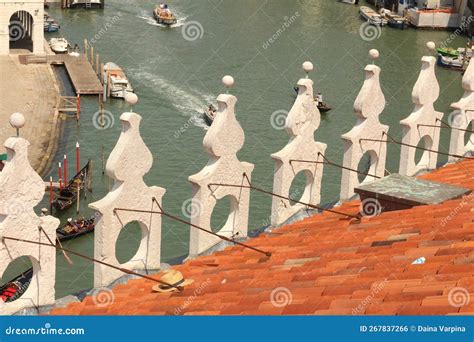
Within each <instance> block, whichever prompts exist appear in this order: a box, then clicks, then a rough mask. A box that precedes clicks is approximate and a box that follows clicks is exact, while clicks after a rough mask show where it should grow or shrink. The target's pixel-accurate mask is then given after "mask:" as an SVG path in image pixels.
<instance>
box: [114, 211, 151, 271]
mask: <svg viewBox="0 0 474 342" xmlns="http://www.w3.org/2000/svg"><path fill="white" fill-rule="evenodd" d="M147 236H148V227H147V225H146V224H145V223H143V222H141V221H138V220H134V221H130V222H128V223H126V224H125V225H124V226H123V228H122V230H121V231H120V233H119V235H118V237H117V240H116V241H115V258H116V259H117V261H118V262H119V264H121V265H123V264H125V263H127V262H129V261H137V260H140V259H142V258H143V256H144V254H143V252H144V248H145V247H144V246H145V244H146V238H147Z"/></svg>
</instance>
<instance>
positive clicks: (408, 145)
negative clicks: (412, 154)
mask: <svg viewBox="0 0 474 342" xmlns="http://www.w3.org/2000/svg"><path fill="white" fill-rule="evenodd" d="M384 134H386V135H387V137H388V138H389V139H390V140H381V139H364V138H362V139H359V142H361V141H372V142H383V143H389V144H390V143H394V144H398V145H402V146H407V147H412V148H416V149H419V150H422V151H428V152H434V153H437V154H441V155H443V156H450V157H455V158H463V159H474V157H468V156H461V155H459V154H452V153H447V152H441V151H436V150H432V149H430V148H425V147H420V146H415V145H410V144H407V143H403V142H401V141H397V140H395V139H393V138H392V137H391V136H390V135H388V134H387V133H384Z"/></svg>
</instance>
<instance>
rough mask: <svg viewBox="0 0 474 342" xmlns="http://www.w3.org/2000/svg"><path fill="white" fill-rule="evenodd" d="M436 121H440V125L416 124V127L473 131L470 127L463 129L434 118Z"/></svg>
mask: <svg viewBox="0 0 474 342" xmlns="http://www.w3.org/2000/svg"><path fill="white" fill-rule="evenodd" d="M436 121H439V122H441V124H442V125H440V126H438V125H425V124H418V125H417V127H433V128H447V129H454V130H456V131H461V132H467V133H474V131H473V130H470V129H463V128H457V127H452V126H450V125H449V124H447V123H446V122H444V121H443V120H441V119H436ZM443 125H444V126H443Z"/></svg>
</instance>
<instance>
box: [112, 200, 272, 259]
mask: <svg viewBox="0 0 474 342" xmlns="http://www.w3.org/2000/svg"><path fill="white" fill-rule="evenodd" d="M152 201H153V202H154V203H156V204H157V205H158V208H159V209H160V211H154V210H144V209H129V208H114V214H116V215H117V212H118V211H125V212H136V213H144V214H158V215H162V216H165V217H168V218H170V219H172V220H174V221H177V222H180V223H183V224H185V225H189V226H191V227H192V228H196V229H198V230H200V231H203V232H205V233H208V234H211V235H214V236H216V237H218V238H219V239H221V240H224V241H228V242H231V243H234V244H236V245H239V246H242V247H244V248H248V249H251V250H253V251H255V252H258V253H262V254H265V255H266V256H268V257H270V256H271V255H272V253H270V252H266V251H263V250H261V249H259V248H256V247H253V246H249V245H247V244H245V243H242V242H239V241H237V240H235V239H234V238H229V237H227V236H224V235H221V234H218V233H214V232H213V231H210V230H207V229H205V228H202V227H200V226H197V225H195V224H193V223H191V222H188V221H186V220H183V219H182V218H179V217H177V216H174V215H171V214H168V213H167V212H165V211H164V210H163V208H162V207H161V206H160V204H159V203H158V201H157V200H156V198H155V197H153V199H152Z"/></svg>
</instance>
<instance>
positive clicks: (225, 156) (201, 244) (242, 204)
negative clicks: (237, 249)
mask: <svg viewBox="0 0 474 342" xmlns="http://www.w3.org/2000/svg"><path fill="white" fill-rule="evenodd" d="M223 83H225V84H228V85H231V84H233V78H232V77H231V76H226V77H224V79H223ZM236 102H237V98H236V97H235V96H233V95H230V94H221V95H219V96H218V97H217V113H216V116H215V119H214V122H213V123H212V125H211V127H210V128H209V130H208V131H207V133H206V136H205V137H204V142H203V145H204V149H205V150H206V152H207V153H208V154H209V156H210V158H209V161H208V163H207V165H206V166H205V167H204V168H203V169H202V170H201V171H200V172H199V173H197V174H195V175H192V176H190V177H189V181H190V182H191V183H192V185H193V197H192V201H191V203H192V205H193V207H196V208H197V210H195V209H196V208H194V209H193V210H192V211H193V213H191V215H190V217H189V218H190V219H191V223H192V224H193V225H196V226H199V227H202V228H204V229H207V230H209V231H216V230H217V229H220V230H219V234H220V235H224V236H226V237H232V236H238V237H239V238H244V237H246V236H247V229H248V215H249V201H250V189H248V188H239V187H226V186H216V185H211V184H220V183H226V184H235V185H239V184H243V185H248V181H250V179H251V175H252V171H253V168H254V166H253V165H252V164H249V163H246V162H241V161H239V160H238V158H237V155H236V154H237V152H238V151H239V150H240V149H241V148H242V146H243V144H244V141H245V136H244V131H243V129H242V127H241V126H240V124H239V122H238V121H237V119H236V117H235V104H236ZM225 197H226V198H229V199H230V207H231V212H230V213H229V216H228V220H227V222H226V224H225V225H224V226H223V227H212V226H211V216H212V212H213V210H214V208H215V206H216V204H217V201H219V200H222V199H224V198H225ZM220 241H221V240H220V239H219V238H217V237H215V236H212V235H210V234H207V233H205V232H203V231H200V230H198V229H195V228H191V230H190V243H189V255H190V256H192V257H193V256H196V255H198V254H200V253H202V252H204V251H206V250H208V249H209V248H211V247H212V246H214V245H216V244H217V243H219V242H220Z"/></svg>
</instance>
